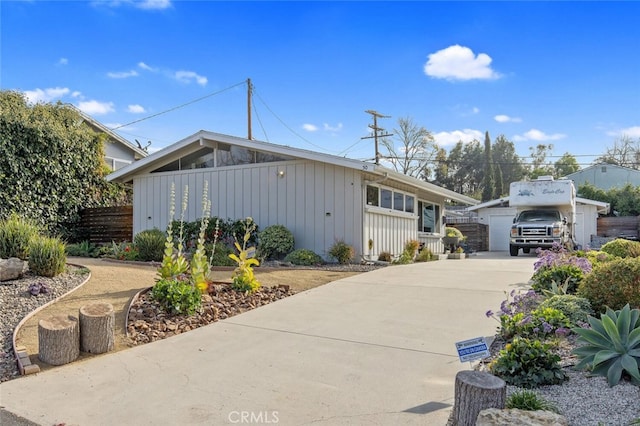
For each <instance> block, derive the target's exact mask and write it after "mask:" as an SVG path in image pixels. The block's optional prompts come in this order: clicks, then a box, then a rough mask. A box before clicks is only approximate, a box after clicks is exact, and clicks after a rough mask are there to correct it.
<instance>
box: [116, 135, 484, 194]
mask: <svg viewBox="0 0 640 426" xmlns="http://www.w3.org/2000/svg"><path fill="white" fill-rule="evenodd" d="M215 142H220V143H224V144H229V145H237V146H241V147H244V148H248V149H252V150H256V151H261V152H268V153H275V154H281V155H286V156H289V157H293V158H299V159H303V160H311V161H317V162H321V163H327V164H333V165H337V166H341V167H346V168H349V169H354V170H360V171H362V172H366V173H372V174H374V175H378V176H380V177H386V178H388V179H393V180H395V181H398V182H402V183H404V184H406V185H410V186H412V187H414V188H418V189H422V190H426V191H429V192H432V193H435V194H437V195H440V196H442V197H444V198H448V199H451V200H454V201H457V202H461V203H464V204H471V205H473V204H476V203H477V202H478V200H476V199H474V198H471V197H467V196H465V195H462V194H458V193H457V192H454V191H450V190H448V189H446V188H442V187H439V186H437V185H434V184H431V183H428V182H425V181H421V180H419V179H416V178H413V177H411V176H407V175H404V174H402V173H398V172H396V171H394V170H391V169H388V168H386V167H383V166H380V165H376V164H372V163H368V162H365V161H360V160H354V159H350V158H346V157H339V156H336V155H330V154H323V153H319V152H314V151H309V150H305V149H300V148H293V147H290V146H284V145H277V144H273V143H269V142H262V141H257V140H249V139H244V138H239V137H236V136H229V135H224V134H220V133H214V132H209V131H205V130H200V131H199V132H197V133H194V134H193V135H190V136H187V137H186V138H184V139H182V140H180V141H178V142H176V143H174V144H172V145H169V146H167V147H166V148H164V149H162V150H160V151H157V152H155V153H153V154H151V155H149V156H148V157H146V158H143V159H142V160H139V161H136V162H134V163H132V164H129V165H127V166H125V167H123V168H121V169H119V170H116V171H114V172H113V173H111V174H109V175H108V176H107V180H108V181H116V182H130V181H131V180H133V177H134V176H135V175H140V174H147V173H150V172H152V171H153V170H156V169H158V168H160V167H162V166H164V165H165V164H168V163H170V162H171V161H175V160H176V159H177V158H180V157H181V156H183V155H185V154H188V153H191V152H193V151H195V150H198V149H200V148H201V147H204V146H213V143H215Z"/></svg>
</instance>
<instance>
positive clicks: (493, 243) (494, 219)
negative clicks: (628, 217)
mask: <svg viewBox="0 0 640 426" xmlns="http://www.w3.org/2000/svg"><path fill="white" fill-rule="evenodd" d="M467 210H469V211H475V212H476V213H477V214H478V222H479V223H482V224H485V225H488V229H489V251H506V250H509V233H510V230H511V224H512V223H513V219H514V218H515V216H516V208H515V207H510V206H509V197H503V198H500V199H497V200H492V201H487V202H485V203H482V204H476V205H475V206H472V207H469V208H467ZM608 212H609V203H603V202H601V201H594V200H588V199H586V198H580V197H577V198H576V235H575V239H576V243H577V244H578V245H579V246H580V247H582V248H587V247H588V246H589V243H590V242H591V236H592V235H597V234H598V232H597V225H598V215H599V214H606V213H608Z"/></svg>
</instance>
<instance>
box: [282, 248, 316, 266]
mask: <svg viewBox="0 0 640 426" xmlns="http://www.w3.org/2000/svg"><path fill="white" fill-rule="evenodd" d="M284 260H285V262H291V263H293V264H294V265H304V266H311V265H319V264H321V263H322V258H321V257H320V256H319V255H318V254H316V253H315V252H314V251H313V250H309V249H298V250H294V251H292V252H291V253H289V254H288V255H287V256H286V257H285V258H284Z"/></svg>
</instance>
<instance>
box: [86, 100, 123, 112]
mask: <svg viewBox="0 0 640 426" xmlns="http://www.w3.org/2000/svg"><path fill="white" fill-rule="evenodd" d="M77 107H78V109H79V110H80V111H82V112H84V113H85V114H89V115H104V114H108V113H110V112H114V111H115V110H114V108H113V102H99V101H96V100H92V101H80V102H78V105H77Z"/></svg>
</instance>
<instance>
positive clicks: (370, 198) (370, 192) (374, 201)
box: [367, 185, 380, 206]
mask: <svg viewBox="0 0 640 426" xmlns="http://www.w3.org/2000/svg"><path fill="white" fill-rule="evenodd" d="M379 197H380V189H379V188H378V187H377V186H372V185H367V205H368V206H378V205H379V204H380V202H379Z"/></svg>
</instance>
